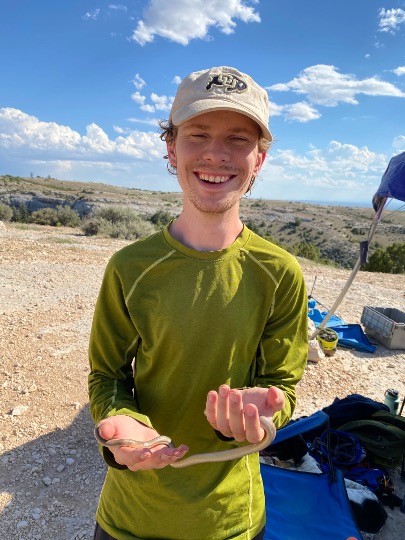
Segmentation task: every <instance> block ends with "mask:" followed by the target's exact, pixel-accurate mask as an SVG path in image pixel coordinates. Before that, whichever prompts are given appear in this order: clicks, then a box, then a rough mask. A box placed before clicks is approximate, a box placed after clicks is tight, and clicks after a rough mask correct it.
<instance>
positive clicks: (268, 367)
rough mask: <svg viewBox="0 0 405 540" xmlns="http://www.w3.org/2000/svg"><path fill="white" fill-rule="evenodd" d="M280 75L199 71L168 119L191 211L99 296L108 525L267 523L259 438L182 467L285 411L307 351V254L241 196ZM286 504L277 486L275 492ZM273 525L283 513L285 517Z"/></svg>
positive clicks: (107, 529) (232, 533) (130, 255)
mask: <svg viewBox="0 0 405 540" xmlns="http://www.w3.org/2000/svg"><path fill="white" fill-rule="evenodd" d="M268 109H269V104H268V98H267V93H266V91H265V90H264V89H263V88H261V87H260V86H258V85H257V84H256V83H255V82H254V81H253V79H251V78H250V77H249V76H248V75H246V74H244V73H241V72H239V71H238V70H236V69H234V68H228V67H218V68H212V69H210V70H204V71H200V72H197V73H192V74H190V75H189V76H188V77H186V78H185V79H184V81H183V82H182V83H181V84H180V86H179V88H178V91H177V94H176V97H175V100H174V102H173V106H172V109H171V113H170V117H169V121H168V123H167V124H165V125H163V124H162V128H163V133H162V139H163V140H165V141H166V145H167V156H166V157H167V158H168V161H169V164H170V168H171V169H172V170H175V171H176V174H177V177H178V181H179V184H180V187H181V189H182V191H183V209H182V213H181V214H180V216H179V217H178V218H177V219H176V220H174V221H173V222H172V223H170V224H169V226H168V227H166V228H165V229H163V231H161V232H159V233H156V234H155V235H152V236H151V237H149V238H146V239H144V240H141V241H138V242H136V243H134V244H131V245H129V246H127V247H125V248H124V249H122V250H120V251H119V252H117V253H116V254H114V255H113V257H112V258H111V260H110V262H109V264H108V266H107V269H106V272H105V276H104V280H103V284H102V287H101V291H100V295H99V298H98V302H97V306H96V309H95V314H94V320H93V327H92V333H91V340H90V364H91V374H90V376H89V394H90V407H91V413H92V416H93V418H94V420H95V422H96V423H98V429H99V431H98V432H99V435H100V436H101V437H102V438H103V439H106V440H108V441H113V440H115V439H122V438H125V439H135V440H138V441H149V440H150V439H153V438H155V437H157V436H159V435H168V436H170V438H171V439H172V442H173V445H174V447H173V448H171V447H168V446H165V445H159V446H156V447H153V448H133V447H130V446H126V445H122V446H119V447H112V448H108V447H102V451H103V456H104V458H105V460H106V462H107V463H108V465H110V467H109V469H108V472H107V476H106V481H105V484H104V487H103V490H102V493H101V497H100V502H99V507H98V510H97V526H96V532H95V536H94V538H95V539H96V540H111V539H112V538H113V539H117V540H130V539H148V538H153V539H166V540H169V539H170V540H171V539H173V540H195V539H198V540H209V539H212V540H224V539H227V538H233V539H249V540H253V539H259V538H263V535H264V525H265V507H264V495H263V488H262V482H261V476H260V469H259V460H258V454H257V453H256V454H252V455H250V456H246V457H243V458H240V459H236V460H232V461H225V462H221V463H208V464H200V465H193V466H190V467H185V468H181V469H176V468H172V467H171V466H170V464H171V463H173V462H176V461H178V460H180V459H181V458H182V457H183V456H184V455H185V453H186V452H188V455H193V454H196V453H204V452H213V451H219V450H224V449H228V448H232V447H236V446H240V445H241V444H243V443H246V441H248V442H250V443H256V442H258V441H260V440H261V439H262V437H263V429H262V427H261V425H260V421H259V416H267V417H269V418H271V419H272V421H273V422H274V424H275V426H276V427H281V426H283V425H284V424H285V423H286V422H287V421H288V420H289V419H290V418H291V416H292V413H293V411H294V407H295V401H296V397H295V385H296V384H297V382H298V381H299V380H300V378H301V376H302V373H303V370H304V366H305V363H306V356H307V326H306V324H307V310H306V306H307V295H306V291H305V285H304V280H303V277H302V274H301V271H300V268H299V266H298V263H297V262H296V260H295V259H294V258H293V257H292V256H290V255H289V254H287V253H286V252H285V251H283V250H282V249H280V248H278V247H277V246H275V245H273V244H271V243H269V242H267V241H265V240H263V239H261V238H260V237H259V236H257V235H255V234H254V233H252V232H251V231H249V230H248V229H247V227H246V226H244V225H243V223H242V221H241V220H240V217H239V204H240V200H241V198H242V197H243V195H244V194H245V193H246V192H247V191H249V190H250V189H251V187H252V185H253V182H254V179H255V178H256V176H257V175H258V174H259V171H260V169H261V167H262V165H263V162H264V159H265V156H266V151H267V149H268V147H269V143H270V141H271V134H270V131H269V129H268ZM270 504H271V502H270ZM270 527H271V524H270Z"/></svg>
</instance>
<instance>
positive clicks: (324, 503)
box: [260, 411, 363, 540]
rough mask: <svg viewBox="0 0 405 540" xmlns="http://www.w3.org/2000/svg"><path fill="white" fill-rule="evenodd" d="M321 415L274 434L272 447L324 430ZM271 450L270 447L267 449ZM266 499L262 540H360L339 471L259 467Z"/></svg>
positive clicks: (321, 413)
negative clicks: (315, 429)
mask: <svg viewBox="0 0 405 540" xmlns="http://www.w3.org/2000/svg"><path fill="white" fill-rule="evenodd" d="M327 422H328V415H327V414H325V413H324V412H322V411H318V412H316V413H315V414H313V415H311V416H308V417H307V418H302V419H299V420H297V421H295V422H292V423H291V424H288V425H287V426H286V427H284V428H282V429H280V430H279V431H278V432H277V436H276V439H275V441H274V443H276V442H281V441H282V440H286V439H288V438H290V437H293V436H296V435H297V434H303V433H306V432H308V431H310V430H313V429H314V428H319V427H321V426H325V425H326V424H327ZM270 448H271V445H270ZM260 467H261V474H262V478H263V484H264V491H265V495H266V518H267V524H266V530H265V535H264V538H265V540H325V539H327V540H346V539H347V538H349V537H353V538H356V539H358V540H361V539H362V538H363V536H362V534H361V532H360V531H359V529H358V527H357V525H356V522H355V520H354V517H353V515H352V511H351V507H350V503H349V501H348V497H347V492H346V488H345V484H344V479H343V476H342V473H341V471H339V470H336V471H335V477H334V478H333V479H332V477H331V475H330V474H329V473H320V474H316V473H306V472H299V471H294V470H290V469H284V468H279V467H273V466H271V465H265V464H261V466H260Z"/></svg>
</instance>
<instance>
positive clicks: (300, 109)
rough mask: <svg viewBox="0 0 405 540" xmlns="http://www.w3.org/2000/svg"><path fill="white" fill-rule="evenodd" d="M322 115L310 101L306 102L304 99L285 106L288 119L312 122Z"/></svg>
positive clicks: (285, 115)
mask: <svg viewBox="0 0 405 540" xmlns="http://www.w3.org/2000/svg"><path fill="white" fill-rule="evenodd" d="M320 117H321V114H320V113H319V112H318V111H317V110H316V109H315V108H314V107H312V106H311V105H310V104H309V103H305V102H304V101H301V102H300V103H293V104H292V105H286V106H285V114H284V118H286V119H287V120H292V121H296V122H301V123H304V122H310V121H311V120H317V119H318V118H320Z"/></svg>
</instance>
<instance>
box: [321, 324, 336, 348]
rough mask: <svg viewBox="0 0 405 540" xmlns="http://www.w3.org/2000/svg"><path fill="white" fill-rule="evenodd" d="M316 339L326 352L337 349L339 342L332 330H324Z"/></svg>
mask: <svg viewBox="0 0 405 540" xmlns="http://www.w3.org/2000/svg"><path fill="white" fill-rule="evenodd" d="M316 339H317V340H318V341H319V343H320V344H321V346H322V349H323V350H324V351H331V350H333V349H336V347H337V344H338V340H339V338H338V335H337V333H336V332H335V331H334V330H332V329H331V328H323V329H322V330H321V331H320V332H319V334H318V335H317V336H316Z"/></svg>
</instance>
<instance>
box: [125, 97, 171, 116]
mask: <svg viewBox="0 0 405 540" xmlns="http://www.w3.org/2000/svg"><path fill="white" fill-rule="evenodd" d="M131 99H132V100H133V101H135V103H137V104H138V105H139V108H140V109H141V110H142V111H144V112H148V113H155V112H156V111H164V112H168V111H170V108H171V106H172V103H173V100H174V97H173V96H165V95H162V96H159V95H158V94H155V93H154V92H152V93H151V95H150V97H149V100H150V102H149V103H147V101H146V100H147V99H148V98H147V97H146V96H144V95H142V94H141V93H140V92H134V93H133V94H131Z"/></svg>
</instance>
